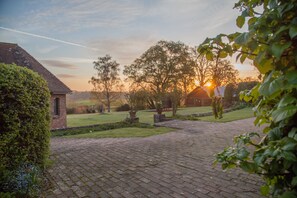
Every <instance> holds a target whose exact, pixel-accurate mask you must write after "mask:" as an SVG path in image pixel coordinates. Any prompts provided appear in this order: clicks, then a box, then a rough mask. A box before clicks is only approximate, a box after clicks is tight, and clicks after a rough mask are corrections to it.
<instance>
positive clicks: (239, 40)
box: [234, 32, 249, 45]
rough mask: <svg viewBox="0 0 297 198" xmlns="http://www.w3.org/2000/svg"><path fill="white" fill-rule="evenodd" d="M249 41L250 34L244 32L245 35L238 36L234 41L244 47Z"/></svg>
mask: <svg viewBox="0 0 297 198" xmlns="http://www.w3.org/2000/svg"><path fill="white" fill-rule="evenodd" d="M248 40H249V33H248V32H244V33H241V34H240V35H239V36H237V37H236V38H235V40H234V41H235V43H237V44H239V45H243V44H245V43H246V42H247V41H248Z"/></svg>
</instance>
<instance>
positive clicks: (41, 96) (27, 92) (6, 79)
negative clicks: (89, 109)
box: [0, 63, 50, 192]
mask: <svg viewBox="0 0 297 198" xmlns="http://www.w3.org/2000/svg"><path fill="white" fill-rule="evenodd" d="M49 98H50V94H49V90H48V87H47V83H46V81H45V80H44V79H43V78H41V77H40V76H39V75H38V74H37V73H35V72H33V71H31V70H29V69H26V68H23V67H19V66H16V65H6V64H2V63H1V64H0V123H1V125H0V131H1V134H0V159H1V160H0V181H1V183H0V191H1V192H10V191H11V190H12V191H14V190H16V189H14V188H12V189H9V188H6V187H7V186H6V187H5V186H4V185H5V183H7V181H8V180H9V179H11V175H12V173H13V172H15V171H18V170H19V169H20V167H22V166H23V165H24V164H32V165H33V166H37V167H40V168H44V165H45V162H46V159H47V158H48V154H49V137H50V132H49V123H50V117H49ZM12 186H13V185H12ZM17 192H19V189H17Z"/></svg>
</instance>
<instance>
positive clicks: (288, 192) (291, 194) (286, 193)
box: [279, 191, 297, 198]
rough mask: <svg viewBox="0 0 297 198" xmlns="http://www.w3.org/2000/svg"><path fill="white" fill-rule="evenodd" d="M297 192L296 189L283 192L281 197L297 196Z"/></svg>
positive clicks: (291, 197) (294, 197)
mask: <svg viewBox="0 0 297 198" xmlns="http://www.w3.org/2000/svg"><path fill="white" fill-rule="evenodd" d="M296 196H297V194H296V193H295V192H294V191H287V192H285V193H283V194H282V195H281V196H279V198H296Z"/></svg>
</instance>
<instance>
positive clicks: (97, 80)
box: [89, 55, 123, 112]
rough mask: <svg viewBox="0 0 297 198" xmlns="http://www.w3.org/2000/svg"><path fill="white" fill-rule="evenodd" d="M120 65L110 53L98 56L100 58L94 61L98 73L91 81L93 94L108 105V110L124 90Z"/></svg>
mask: <svg viewBox="0 0 297 198" xmlns="http://www.w3.org/2000/svg"><path fill="white" fill-rule="evenodd" d="M119 66H120V65H119V64H118V63H117V62H116V61H114V60H112V58H111V56H109V55H105V56H104V57H98V60H97V61H94V69H95V70H96V72H97V74H96V76H93V77H92V78H91V80H90V81H89V83H91V84H92V85H93V86H94V88H93V94H94V95H95V96H96V98H97V99H99V101H100V102H102V103H103V104H104V105H106V106H107V111H108V112H110V104H111V102H112V101H114V100H116V99H118V98H119V97H120V95H121V92H122V87H123V85H122V84H121V80H120V78H119V70H120V69H119Z"/></svg>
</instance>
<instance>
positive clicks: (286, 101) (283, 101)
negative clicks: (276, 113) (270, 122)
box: [277, 95, 297, 108]
mask: <svg viewBox="0 0 297 198" xmlns="http://www.w3.org/2000/svg"><path fill="white" fill-rule="evenodd" d="M296 102H297V99H296V98H294V97H293V96H291V95H286V96H284V97H283V98H282V99H281V100H280V102H279V103H278V106H277V107H278V108H280V107H285V106H288V105H290V104H292V103H296Z"/></svg>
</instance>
